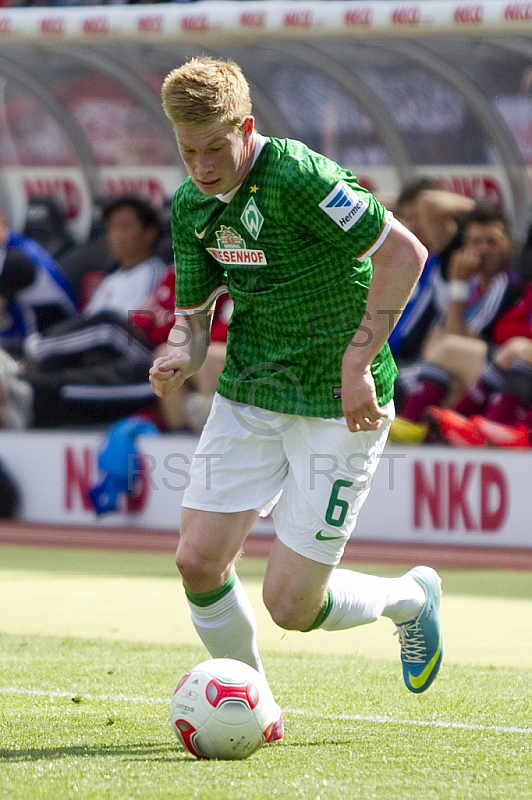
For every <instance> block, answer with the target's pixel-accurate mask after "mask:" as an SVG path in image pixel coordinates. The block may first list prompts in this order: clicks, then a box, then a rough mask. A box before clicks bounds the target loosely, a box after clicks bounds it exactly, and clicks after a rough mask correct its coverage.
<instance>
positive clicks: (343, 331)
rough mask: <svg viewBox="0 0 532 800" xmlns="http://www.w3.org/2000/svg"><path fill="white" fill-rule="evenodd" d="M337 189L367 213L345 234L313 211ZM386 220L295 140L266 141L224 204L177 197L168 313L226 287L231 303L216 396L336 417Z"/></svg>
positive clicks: (385, 366) (385, 391) (385, 390)
mask: <svg viewBox="0 0 532 800" xmlns="http://www.w3.org/2000/svg"><path fill="white" fill-rule="evenodd" d="M339 181H344V182H345V184H347V185H348V187H349V189H350V190H352V191H353V192H354V193H355V194H356V195H357V197H359V198H360V199H361V200H362V207H363V208H365V210H364V212H363V213H361V214H360V216H359V218H357V219H356V222H355V223H354V224H352V226H351V227H350V228H349V229H348V230H344V229H342V227H340V225H339V224H338V223H337V222H336V221H335V220H334V219H333V218H331V216H329V215H328V214H327V213H326V212H325V211H324V210H322V208H320V205H319V204H320V203H321V202H322V201H323V200H324V199H325V198H326V197H327V196H328V195H329V194H330V193H331V192H332V190H333V189H334V188H335V186H336V185H337V184H338V182H339ZM385 214H386V211H385V209H384V208H383V206H381V205H380V204H379V203H378V201H377V200H376V199H375V198H374V197H373V196H372V195H371V194H370V193H369V192H367V191H366V190H365V189H363V188H362V187H361V186H360V185H359V184H358V182H357V180H356V178H355V177H354V176H353V175H352V174H351V173H350V172H348V171H346V170H344V169H342V168H341V167H339V166H338V165H337V164H335V163H334V162H332V161H330V160H329V159H327V158H325V157H324V156H321V155H319V154H317V153H314V152H312V151H311V150H309V149H308V148H307V147H306V146H305V145H303V144H301V143H300V142H296V141H292V140H278V139H269V140H268V141H267V143H266V145H265V146H264V148H263V150H262V152H261V153H260V155H259V157H258V159H257V161H256V162H255V165H254V166H253V168H252V170H251V171H250V172H249V174H248V175H247V177H246V178H245V180H244V182H243V183H242V185H241V187H240V188H239V190H238V192H237V193H236V194H235V195H234V197H233V198H232V199H231V201H230V202H229V203H223V202H221V201H220V200H218V199H217V198H211V197H206V196H204V195H202V194H201V192H200V191H199V190H198V189H196V187H195V186H194V185H193V183H192V182H191V181H190V180H189V179H188V180H187V181H185V183H184V184H183V185H182V187H180V189H179V190H178V192H177V193H176V196H175V199H174V206H173V220H172V222H173V224H172V228H173V236H174V250H175V258H176V265H177V269H176V306H177V307H178V308H198V307H201V306H202V304H204V303H205V302H206V300H207V299H208V298H209V296H211V295H212V294H213V293H215V292H216V289H217V287H218V286H219V285H220V284H222V283H223V282H224V281H227V282H228V285H229V293H230V295H231V297H232V299H233V301H234V312H233V315H232V318H231V321H230V324H229V335H228V354H227V366H226V368H225V369H224V371H223V373H222V376H221V378H220V382H219V385H218V389H219V391H220V393H221V394H222V395H224V396H225V397H229V398H231V399H234V400H237V401H238V402H243V403H252V404H254V405H257V406H260V407H262V408H266V409H270V410H273V411H281V410H282V411H284V412H285V413H298V414H304V415H308V416H319V417H335V416H336V417H338V416H341V415H342V410H341V401H340V400H339V399H338V398H337V397H335V396H334V393H333V389H334V388H335V387H339V386H340V384H341V362H342V356H343V354H344V352H345V349H346V347H347V346H348V343H349V341H350V340H351V338H352V336H353V334H354V332H355V330H356V329H357V327H358V326H359V325H363V324H364V313H365V304H366V297H367V290H368V286H369V282H370V279H371V269H372V267H371V261H370V260H369V259H366V260H358V258H359V257H361V258H363V254H364V253H365V252H366V251H367V250H368V249H369V248H370V247H371V246H372V245H373V244H374V242H376V240H377V239H378V238H379V236H380V234H381V232H382V230H383V227H384V224H385ZM372 373H373V376H374V378H375V383H376V388H377V396H378V399H379V402H380V403H386V402H387V401H388V400H390V399H391V397H392V394H393V381H394V379H395V375H396V369H395V364H394V362H393V359H392V357H391V354H390V351H389V348H388V346H387V345H386V346H385V347H384V348H383V350H382V351H381V352H380V353H379V355H378V356H377V358H376V359H375V360H374V362H373V364H372Z"/></svg>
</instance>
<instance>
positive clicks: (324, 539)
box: [316, 531, 344, 542]
mask: <svg viewBox="0 0 532 800" xmlns="http://www.w3.org/2000/svg"><path fill="white" fill-rule="evenodd" d="M343 538H344V537H343V536H324V535H323V533H322V532H321V531H318V532H317V534H316V539H317V540H318V542H330V541H332V540H333V539H343Z"/></svg>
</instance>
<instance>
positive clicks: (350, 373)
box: [342, 367, 388, 433]
mask: <svg viewBox="0 0 532 800" xmlns="http://www.w3.org/2000/svg"><path fill="white" fill-rule="evenodd" d="M342 410H343V412H344V417H345V418H346V421H347V427H348V428H349V430H350V431H352V432H353V433H358V432H359V431H376V430H377V429H378V428H379V427H380V425H381V421H382V420H383V419H387V417H388V414H387V413H386V411H383V410H382V408H381V407H380V406H379V404H378V402H377V393H376V391H375V381H374V380H373V375H372V374H371V371H370V369H369V367H367V368H366V369H364V370H362V371H356V370H353V369H346V368H345V367H344V369H343V371H342Z"/></svg>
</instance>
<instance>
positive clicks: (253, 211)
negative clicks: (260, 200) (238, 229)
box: [240, 197, 264, 239]
mask: <svg viewBox="0 0 532 800" xmlns="http://www.w3.org/2000/svg"><path fill="white" fill-rule="evenodd" d="M240 219H241V220H242V224H243V225H244V227H245V229H246V230H247V231H249V232H250V234H251V235H252V236H253V238H254V239H258V238H259V233H260V229H261V228H262V223H263V222H264V217H263V216H262V214H261V213H260V211H259V209H258V206H257V204H256V202H255V198H254V197H250V198H249V200H248V202H247V203H246V207H245V209H244V210H243V212H242V216H241V217H240Z"/></svg>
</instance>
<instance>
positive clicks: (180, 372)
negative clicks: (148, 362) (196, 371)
mask: <svg viewBox="0 0 532 800" xmlns="http://www.w3.org/2000/svg"><path fill="white" fill-rule="evenodd" d="M185 368H186V359H185V360H184V359H183V357H182V356H176V355H174V354H170V355H166V356H160V357H159V358H156V359H155V361H154V362H153V365H152V366H151V367H150V372H149V379H150V383H151V386H152V389H153V391H154V392H155V394H156V395H157V397H167V396H168V395H169V394H170V392H173V391H175V389H178V388H179V387H180V386H182V385H183V383H184V382H185V380H186V371H185Z"/></svg>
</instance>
